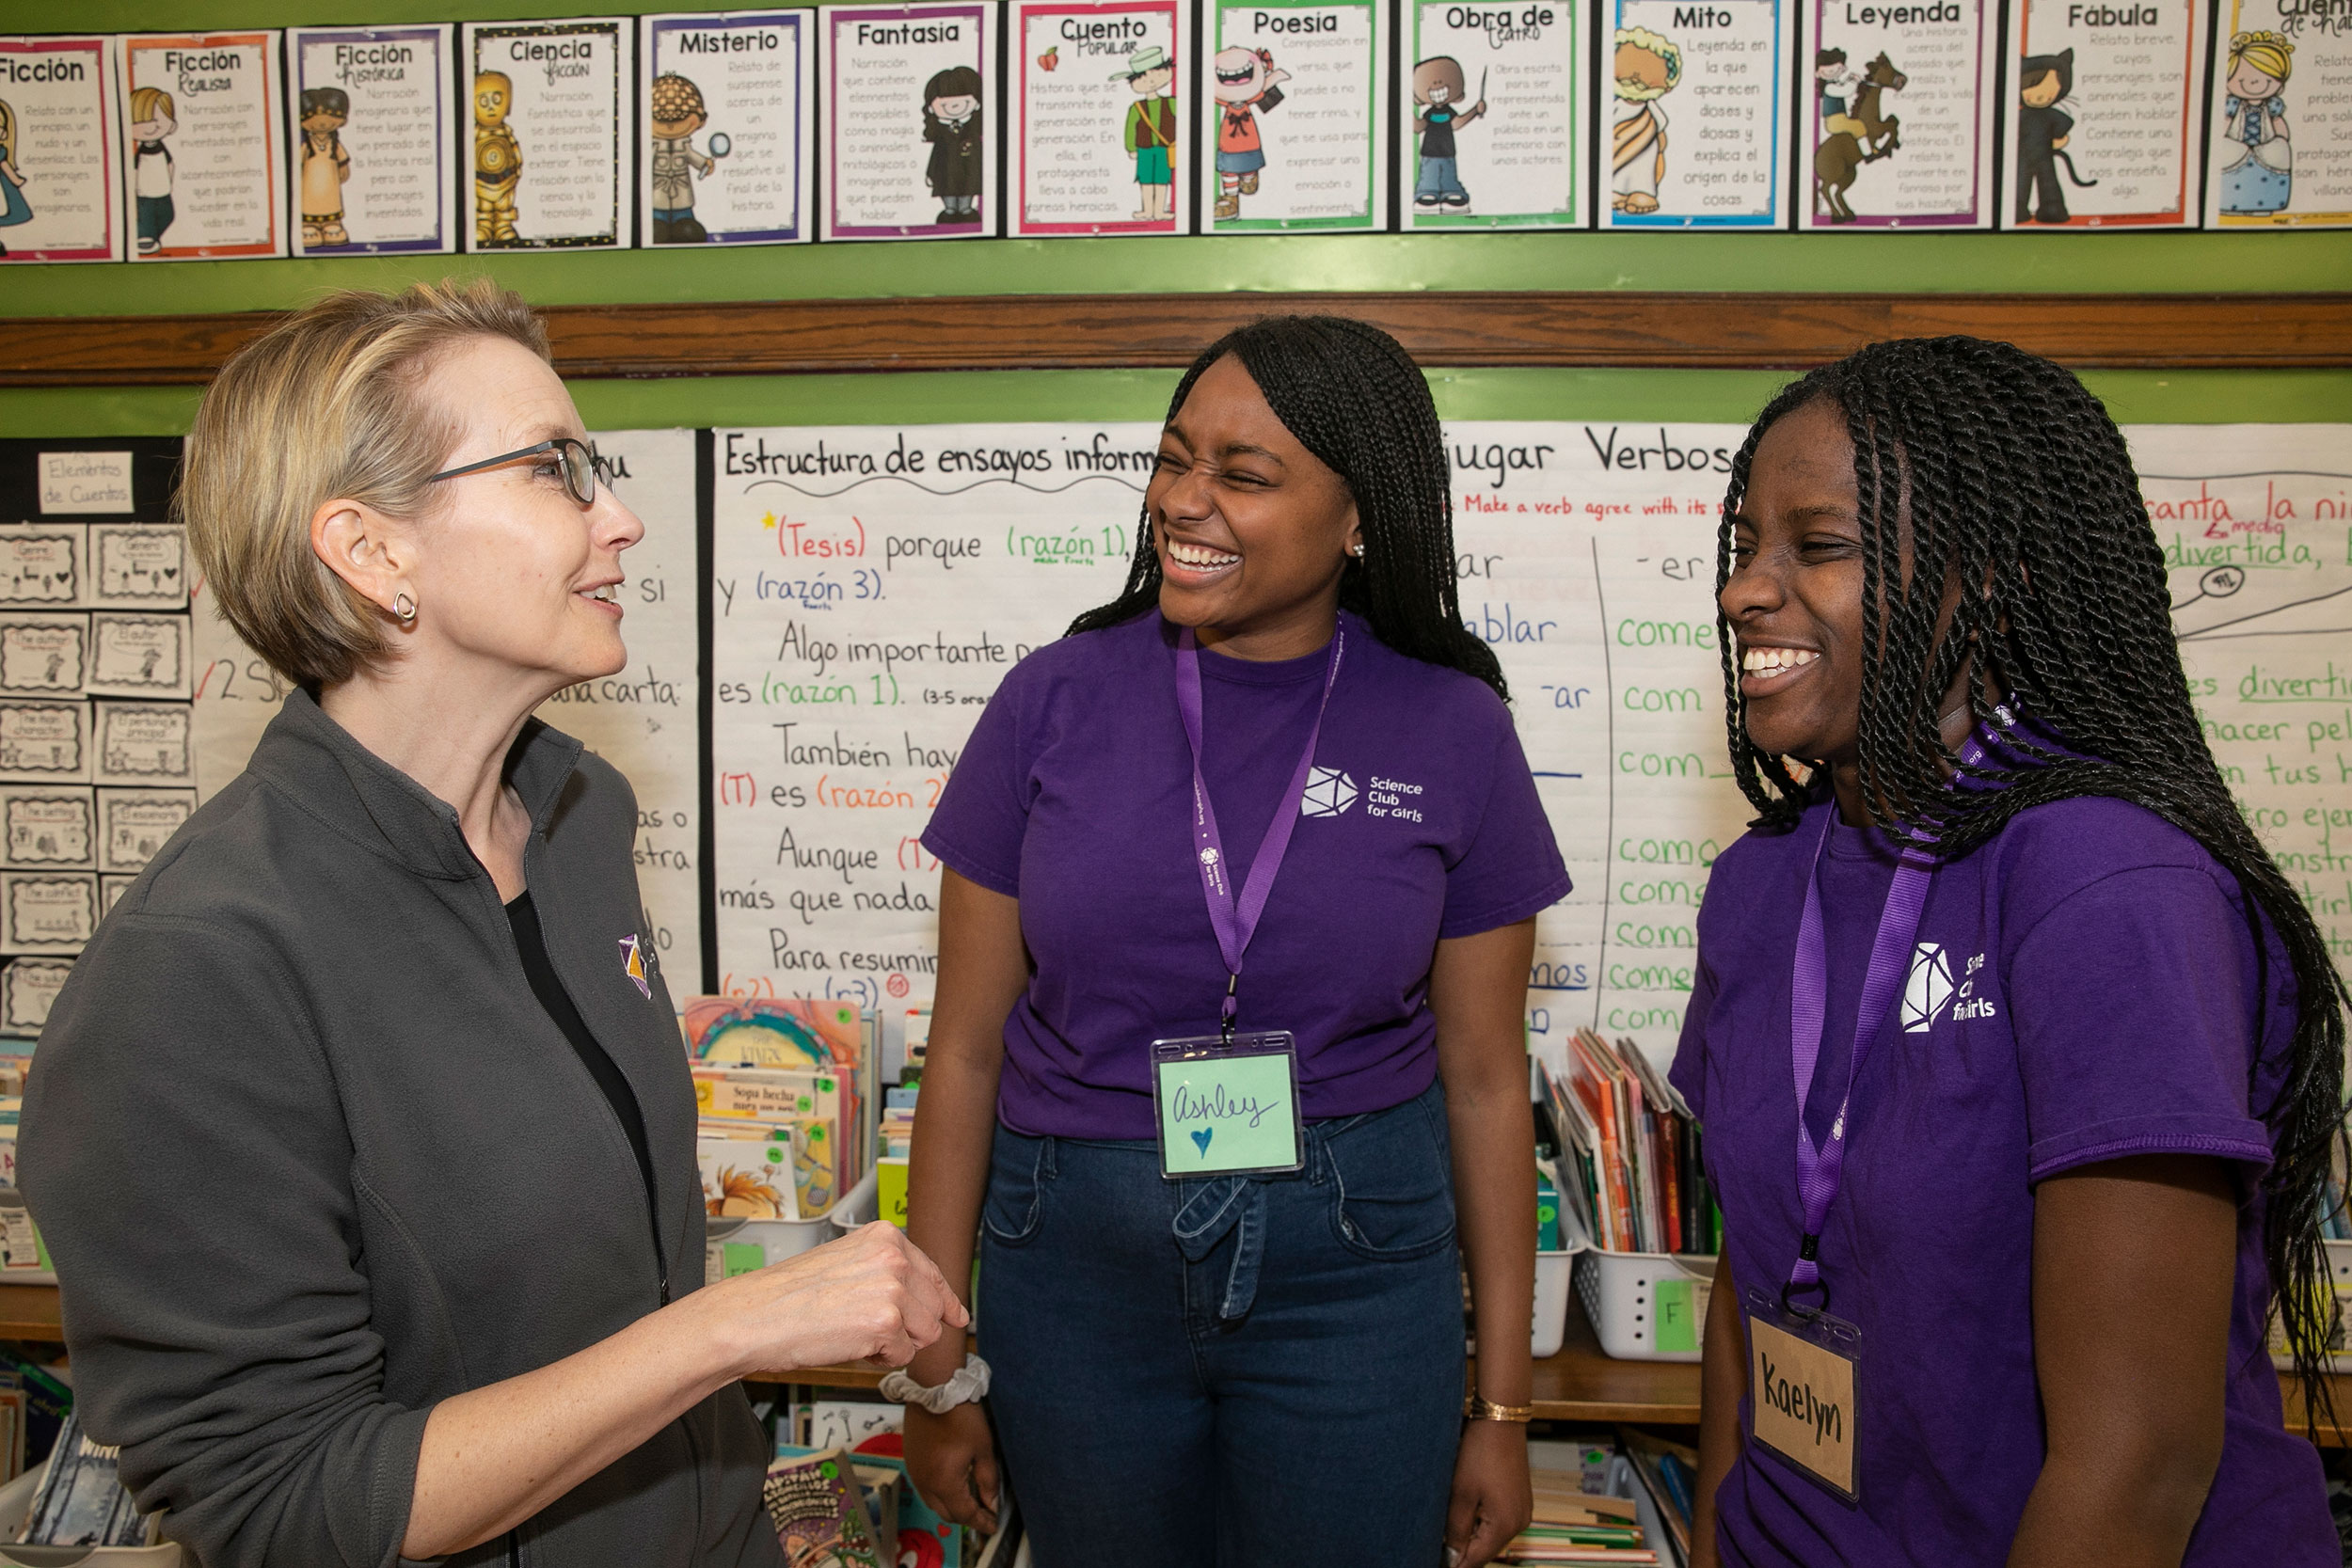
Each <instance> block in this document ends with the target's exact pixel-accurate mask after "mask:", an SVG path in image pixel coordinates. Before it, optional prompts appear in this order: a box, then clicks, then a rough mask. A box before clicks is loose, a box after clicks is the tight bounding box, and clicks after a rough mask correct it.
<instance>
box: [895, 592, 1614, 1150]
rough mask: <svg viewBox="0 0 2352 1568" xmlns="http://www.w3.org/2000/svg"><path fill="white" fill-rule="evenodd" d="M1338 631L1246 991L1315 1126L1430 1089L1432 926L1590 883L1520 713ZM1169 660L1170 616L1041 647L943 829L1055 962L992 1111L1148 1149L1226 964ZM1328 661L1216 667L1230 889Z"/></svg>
mask: <svg viewBox="0 0 2352 1568" xmlns="http://www.w3.org/2000/svg"><path fill="white" fill-rule="evenodd" d="M1343 621H1344V623H1345V629H1346V638H1347V641H1346V651H1345V654H1344V656H1343V659H1342V662H1341V666H1340V673H1339V681H1338V684H1337V685H1336V686H1335V687H1334V688H1333V689H1332V691H1331V704H1330V707H1329V710H1328V711H1327V713H1326V714H1325V715H1324V720H1323V734H1322V736H1321V738H1320V740H1319V741H1318V743H1317V745H1316V749H1315V764H1316V768H1317V772H1318V775H1319V776H1320V784H1314V783H1311V784H1310V786H1309V788H1310V799H1309V800H1308V801H1307V802H1306V804H1305V809H1304V810H1303V811H1302V812H1301V814H1300V820H1299V822H1298V824H1297V827H1296V829H1295V831H1294V832H1293V834H1292V836H1291V844H1290V852H1289V854H1288V855H1287V856H1285V857H1284V859H1283V862H1282V866H1281V872H1280V875H1279V876H1278V877H1277V878H1276V879H1275V881H1274V890H1273V894H1272V895H1271V896H1270V897H1269V898H1268V899H1267V900H1266V906H1265V913H1264V915H1263V918H1262V919H1261V921H1260V922H1259V925H1258V929H1257V935H1256V937H1255V938H1254V939H1253V940H1252V941H1251V942H1250V944H1249V949H1248V954H1247V955H1246V956H1245V958H1244V959H1243V962H1242V974H1241V988H1240V991H1239V996H1240V1002H1241V1012H1240V1018H1239V1020H1238V1023H1239V1026H1240V1027H1241V1028H1243V1029H1287V1030H1289V1031H1291V1032H1292V1033H1293V1034H1294V1035H1295V1036H1296V1037H1297V1040H1298V1080H1299V1098H1300V1106H1301V1109H1302V1110H1303V1112H1304V1114H1305V1115H1306V1116H1308V1117H1341V1116H1354V1115H1357V1114H1359V1113H1360V1112H1365V1111H1377V1110H1384V1109H1386V1108H1387V1107H1389V1106H1391V1105H1396V1104H1401V1103H1402V1102H1404V1101H1407V1100H1410V1099H1411V1098H1412V1097H1413V1096H1415V1095H1417V1094H1419V1093H1420V1092H1421V1091H1422V1090H1423V1089H1425V1088H1427V1087H1428V1086H1429V1084H1430V1081H1431V1079H1432V1078H1433V1077H1435V1076H1436V1073H1437V1061H1438V1055H1437V1026H1436V1024H1435V1023H1434V1022H1433V1021H1432V1020H1431V1018H1430V1014H1429V1009H1428V1006H1426V1002H1427V992H1428V984H1429V964H1430V959H1431V958H1432V957H1433V956H1434V955H1435V952H1436V948H1437V944H1438V939H1440V938H1443V937H1461V936H1470V935H1471V934H1473V933H1475V932H1479V931H1486V930H1492V929H1493V928H1495V927H1499V926H1508V925H1511V924H1512V923H1514V922H1516V921H1520V920H1525V919H1526V918H1527V917H1528V916H1530V915H1532V914H1534V913H1535V911H1538V910H1541V909H1543V908H1544V907H1545V906H1547V905H1549V904H1551V903H1553V902H1555V901H1557V900H1558V899H1559V898H1561V897H1562V896H1563V895H1565V894H1566V893H1567V891H1568V874H1567V869H1566V867H1565V864H1564V863H1562V861H1561V859H1560V851H1559V848H1558V847H1557V846H1556V845H1555V844H1554V843H1553V842H1552V837H1551V825H1550V824H1549V822H1548V821H1546V820H1545V818H1544V809H1543V805H1542V802H1541V801H1539V800H1537V799H1536V796H1535V781H1534V777H1533V776H1532V775H1531V774H1530V773H1529V772H1528V768H1527V759H1526V757H1525V756H1524V755H1523V754H1522V753H1521V752H1520V751H1519V742H1518V733H1517V732H1516V731H1515V730H1514V729H1513V728H1512V727H1511V715H1510V710H1509V709H1507V708H1505V707H1504V706H1503V705H1502V701H1501V700H1500V699H1499V698H1497V697H1496V696H1495V694H1494V693H1493V692H1492V691H1490V690H1488V689H1486V686H1484V685H1483V684H1481V683H1480V682H1479V681H1477V680H1475V679H1473V678H1472V677H1470V676H1469V675H1466V674H1463V673H1460V672H1459V671H1454V670H1445V669H1440V668H1438V666H1436V665H1433V664H1424V663H1422V661H1420V660H1419V659H1415V658H1410V657H1406V656H1405V655H1403V654H1400V653H1397V652H1396V651H1394V650H1393V649H1391V648H1389V647H1387V646H1386V645H1384V644H1383V643H1382V642H1381V641H1379V640H1378V639H1377V638H1375V637H1374V636H1373V635H1372V628H1371V627H1370V626H1366V625H1365V624H1364V622H1363V621H1361V620H1359V619H1358V618H1357V617H1355V616H1353V615H1345V616H1343ZM1175 650H1176V643H1175V632H1174V629H1173V628H1171V627H1169V626H1167V625H1166V623H1164V622H1163V621H1162V620H1161V619H1160V617H1159V615H1158V613H1157V612H1156V611H1154V612H1152V613H1151V614H1148V615H1145V616H1142V617H1140V618H1139V619H1137V620H1135V621H1131V622H1128V623H1127V624H1126V625H1124V626H1113V627H1110V628H1108V629H1106V630H1104V631H1097V632H1089V633H1087V634H1085V635H1082V636H1078V637H1069V638H1064V639H1063V640H1061V641H1058V642H1054V643H1050V644H1048V645H1047V646H1045V647H1043V648H1041V649H1039V650H1038V651H1037V652H1036V653H1034V654H1031V655H1030V656H1029V657H1027V658H1025V659H1023V660H1022V661H1021V663H1020V664H1019V665H1018V666H1016V667H1015V668H1014V669H1013V671H1012V673H1010V674H1009V675H1007V676H1006V677H1005V681H1004V684H1003V685H1002V686H1000V687H999V688H997V690H996V695H995V696H994V697H993V698H991V699H990V701H989V705H988V711H987V712H985V713H983V714H982V715H981V716H980V721H979V725H978V727H977V728H976V729H975V730H974V731H973V732H972V738H971V739H970V741H968V742H967V743H966V744H965V746H964V749H963V754H962V755H961V757H959V758H958V759H957V760H956V768H955V772H954V775H953V776H952V777H950V778H949V780H948V781H947V787H946V789H945V790H944V791H942V792H941V795H940V800H939V808H938V810H937V811H935V812H933V813H932V815H931V821H930V827H929V828H927V829H926V830H924V833H923V844H924V847H926V848H928V849H930V851H931V853H933V854H935V855H937V856H938V857H939V858H940V859H941V860H942V861H945V862H946V863H947V864H948V865H949V866H950V867H952V868H953V869H954V870H956V871H957V872H959V873H960V874H961V875H962V876H965V877H968V878H970V879H972V880H973V881H975V882H977V883H978V884H979V885H980V886H982V887H985V888H990V889H993V890H994V891H995V892H998V893H1002V894H1005V895H1009V896H1011V897H1015V898H1018V899H1020V900H1021V931H1022V935H1023V936H1024V937H1025V939H1026V940H1027V942H1028V947H1029V954H1030V957H1031V958H1032V959H1033V960H1034V962H1035V964H1036V971H1035V973H1034V974H1032V975H1031V977H1030V980H1029V989H1028V990H1027V991H1026V993H1025V994H1024V995H1023V997H1022V999H1021V1001H1020V1002H1019V1003H1018V1004H1017V1005H1015V1006H1014V1007H1013V1010H1012V1014H1011V1016H1010V1017H1009V1018H1008V1019H1007V1020H1006V1021H1005V1071H1004V1078H1003V1087H1002V1089H1001V1091H1000V1092H999V1095H998V1100H997V1114H998V1116H999V1117H1001V1118H1002V1120H1003V1121H1004V1123H1005V1125H1006V1126H1008V1127H1009V1128H1011V1129H1013V1130H1014V1131H1016V1132H1026V1133H1030V1134H1032V1135H1053V1136H1059V1137H1081V1138H1137V1139H1142V1138H1150V1137H1151V1136H1152V1091H1151V1080H1150V1073H1149V1070H1148V1068H1149V1062H1150V1053H1151V1044H1152V1041H1153V1040H1154V1039H1159V1038H1163V1037H1180V1036H1187V1035H1206V1034H1214V1033H1216V1026H1217V1014H1218V1010H1219V1008H1220V1006H1221V1005H1222V1004H1223V1001H1224V997H1225V986H1226V971H1225V963H1224V959H1223V958H1222V957H1221V956H1220V955H1219V953H1218V951H1217V945H1216V933H1215V932H1214V931H1213V930H1212V929H1211V928H1210V926H1209V911H1208V904H1207V902H1206V899H1205V897H1204V895H1202V892H1201V888H1200V870H1199V868H1198V867H1197V866H1196V865H1195V863H1194V861H1193V843H1192V755H1191V750H1190V748H1189V747H1188V746H1186V744H1185V742H1184V724H1183V721H1182V720H1181V719H1180V718H1179V716H1178V714H1177V709H1176V651H1175ZM1326 657H1327V656H1326V655H1325V654H1324V653H1315V654H1311V655H1309V656H1308V657H1304V658H1295V659H1282V660H1278V661H1274V662H1270V663H1256V662H1252V661H1250V660H1248V659H1240V658H1232V657H1227V656H1225V655H1222V654H1216V653H1211V652H1203V653H1202V654H1201V656H1200V674H1201V682H1200V689H1201V751H1202V753H1203V754H1202V757H1201V772H1202V776H1203V777H1204V778H1205V779H1206V780H1207V782H1208V787H1209V800H1210V802H1211V804H1213V805H1214V806H1215V807H1216V817H1217V825H1218V827H1219V828H1220V829H1221V830H1222V831H1223V833H1224V836H1225V850H1226V858H1227V861H1228V863H1230V864H1231V865H1232V866H1233V867H1234V868H1235V875H1234V882H1235V884H1236V885H1238V884H1239V882H1240V881H1241V879H1242V877H1241V872H1242V868H1243V867H1247V866H1248V865H1249V864H1250V863H1252V862H1253V860H1254V859H1255V857H1256V855H1257V849H1258V842H1259V840H1261V839H1262V838H1263V837H1264V836H1265V832H1266V829H1267V828H1268V826H1269V825H1271V823H1272V822H1273V820H1274V812H1275V809H1276V807H1277V805H1278V804H1279V802H1280V800H1281V798H1282V795H1283V793H1284V791H1285V789H1286V788H1287V787H1288V785H1289V784H1290V781H1291V777H1292V774H1293V772H1294V771H1295V769H1296V768H1297V766H1298V754H1299V752H1300V751H1301V749H1303V748H1304V747H1305V746H1306V744H1307V733H1308V730H1309V729H1310V727H1311V726H1312V724H1313V722H1314V712H1315V705H1316V703H1317V702H1318V701H1320V700H1321V698H1322V695H1323V678H1324V670H1325V663H1326ZM1332 775H1336V776H1335V777H1334V776H1332ZM1334 808H1336V809H1334Z"/></svg>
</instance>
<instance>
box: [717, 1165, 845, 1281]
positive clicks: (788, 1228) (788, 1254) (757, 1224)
mask: <svg viewBox="0 0 2352 1568" xmlns="http://www.w3.org/2000/svg"><path fill="white" fill-rule="evenodd" d="M874 1217H875V1182H874V1173H873V1172H872V1171H870V1170H869V1171H867V1172H866V1174H865V1175H864V1176H862V1177H860V1178H859V1179H858V1180H857V1182H856V1184H855V1185H854V1186H852V1187H850V1190H849V1191H848V1192H846V1193H843V1194H842V1195H841V1197H840V1200H839V1201H838V1202H836V1203H834V1206H833V1207H832V1208H831V1209H828V1210H826V1211H825V1212H823V1213H821V1214H819V1215H818V1216H817V1217H816V1218H815V1219H813V1220H743V1219H734V1218H720V1219H712V1220H710V1221H709V1222H708V1226H707V1229H706V1230H705V1231H704V1233H703V1234H704V1249H705V1269H704V1274H705V1277H706V1278H708V1279H711V1280H719V1279H723V1278H725V1277H727V1276H728V1275H738V1274H743V1273H746V1272H748V1271H750V1270H752V1269H756V1268H765V1267H767V1265H769V1264H770V1263H781V1262H783V1261H784V1260H785V1259H787V1258H797V1257H798V1256H800V1255H801V1254H802V1253H803V1252H807V1251H809V1250H811V1249H812V1248H815V1247H819V1246H822V1245H824V1244H825V1243H827V1242H830V1241H832V1240H834V1238H835V1237H837V1236H840V1235H842V1234H843V1233H845V1232H847V1231H850V1230H855V1229H856V1228H857V1227H859V1226H861V1225H864V1224H865V1223H866V1221H868V1220H870V1219H872V1218H874ZM742 1247H757V1248H758V1249H759V1256H758V1257H757V1258H756V1259H750V1258H746V1257H745V1256H744V1255H743V1254H742V1253H741V1252H739V1251H737V1250H735V1249H738V1248H742Z"/></svg>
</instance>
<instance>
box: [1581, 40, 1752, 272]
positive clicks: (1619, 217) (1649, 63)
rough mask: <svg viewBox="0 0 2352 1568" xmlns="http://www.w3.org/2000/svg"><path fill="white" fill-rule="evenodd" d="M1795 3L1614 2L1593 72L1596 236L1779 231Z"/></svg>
mask: <svg viewBox="0 0 2352 1568" xmlns="http://www.w3.org/2000/svg"><path fill="white" fill-rule="evenodd" d="M1797 5H1798V0H1711V3H1710V4H1708V5H1704V6H1687V5H1680V4H1677V0H1615V5H1614V7H1613V17H1614V23H1613V26H1612V27H1611V29H1610V31H1609V34H1608V36H1606V37H1605V38H1604V39H1603V40H1602V48H1603V50H1604V51H1605V52H1604V53H1603V54H1602V55H1601V57H1600V59H1599V61H1598V65H1599V70H1598V71H1597V75H1598V76H1599V78H1600V81H1599V83H1598V86H1597V89H1596V90H1597V92H1598V93H1600V94H1603V95H1605V96H1603V97H1602V100H1601V103H1602V111H1601V119H1604V120H1605V121H1607V123H1608V127H1609V129H1608V135H1607V139H1606V141H1605V142H1604V144H1603V146H1602V148H1601V155H1600V166H1601V178H1602V179H1603V180H1604V181H1605V182H1607V184H1608V195H1609V205H1608V206H1607V207H1605V208H1599V213H1600V223H1601V227H1602V228H1604V229H1782V228H1786V227H1787V226H1788V218H1787V214H1786V212H1785V210H1784V209H1783V208H1782V206H1781V204H1780V198H1781V194H1782V192H1783V191H1784V190H1785V189H1786V188H1787V183H1788V182H1787V177H1786V175H1785V173H1784V172H1783V171H1784V169H1785V167H1786V165H1785V164H1784V163H1783V159H1784V158H1785V157H1786V156H1787V152H1786V149H1787V148H1788V144H1789V141H1790V139H1791V137H1790V130H1791V127H1790V125H1789V122H1788V60H1789V57H1790V55H1792V54H1793V53H1794V51H1795V47H1796V8H1797ZM1595 204H1596V206H1598V202H1597V198H1596V203H1595Z"/></svg>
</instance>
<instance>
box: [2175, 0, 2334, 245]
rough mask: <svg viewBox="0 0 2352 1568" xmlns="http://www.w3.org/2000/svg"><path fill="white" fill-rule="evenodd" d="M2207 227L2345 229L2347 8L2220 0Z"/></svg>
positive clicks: (2293, 0) (2295, 1)
mask: <svg viewBox="0 0 2352 1568" xmlns="http://www.w3.org/2000/svg"><path fill="white" fill-rule="evenodd" d="M2221 21H2222V24H2224V26H2225V27H2226V29H2227V30H2226V31H2225V32H2224V33H2223V34H2222V36H2221V37H2219V38H2218V39H2216V40H2214V51H2213V53H2214V83H2213V96H2212V98H2211V100H2210V101H2209V103H2208V109H2209V112H2210V114H2211V116H2212V128H2211V130H2210V132H2209V133H2208V135H2209V137H2210V139H2209V141H2208V143H2207V145H2208V146H2209V147H2210V148H2211V150H2212V154H2211V155H2212V163H2211V165H2210V166H2209V167H2208V168H2207V169H2206V171H2205V223H2206V226H2207V227H2208V228H2213V229H2340V228H2344V227H2346V226H2352V6H2346V5H2344V4H2342V3H2341V0H2339V3H2337V4H2334V5H2315V4H2311V3H2309V0H2225V3H2224V4H2223V6H2222V7H2221Z"/></svg>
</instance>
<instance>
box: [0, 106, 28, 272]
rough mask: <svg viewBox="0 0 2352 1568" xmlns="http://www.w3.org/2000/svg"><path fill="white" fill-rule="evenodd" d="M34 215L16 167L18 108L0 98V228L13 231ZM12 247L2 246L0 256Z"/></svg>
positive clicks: (22, 176)
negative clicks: (25, 196)
mask: <svg viewBox="0 0 2352 1568" xmlns="http://www.w3.org/2000/svg"><path fill="white" fill-rule="evenodd" d="M32 215H33V204H32V203H31V202H29V201H27V200H25V199H24V175H22V174H20V173H19V172H17V167H16V107H15V105H13V104H11V103H8V101H7V100H6V99H0V229H13V228H14V227H16V226H17V225H18V224H20V223H23V222H24V221H25V220H26V219H28V218H30V217H31V216H32ZM7 254H8V246H7V245H0V256H6V255H7Z"/></svg>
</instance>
